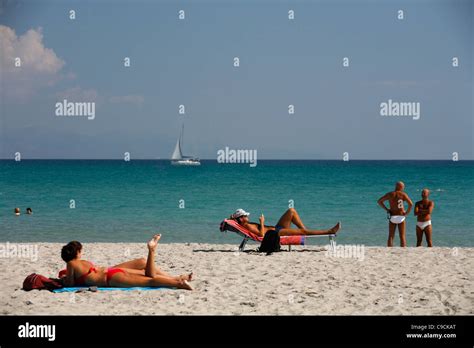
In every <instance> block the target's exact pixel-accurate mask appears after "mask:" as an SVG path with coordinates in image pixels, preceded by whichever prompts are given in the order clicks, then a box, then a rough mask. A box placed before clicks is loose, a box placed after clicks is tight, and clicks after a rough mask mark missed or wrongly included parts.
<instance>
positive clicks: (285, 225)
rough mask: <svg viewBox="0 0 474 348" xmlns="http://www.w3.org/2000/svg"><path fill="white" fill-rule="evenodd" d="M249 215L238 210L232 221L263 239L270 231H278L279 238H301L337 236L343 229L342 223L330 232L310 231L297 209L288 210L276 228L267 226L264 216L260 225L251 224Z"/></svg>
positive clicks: (232, 216)
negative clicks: (300, 236)
mask: <svg viewBox="0 0 474 348" xmlns="http://www.w3.org/2000/svg"><path fill="white" fill-rule="evenodd" d="M249 215H250V213H247V212H246V211H245V210H243V209H237V210H236V211H235V213H234V214H232V215H231V216H230V218H231V219H233V220H235V221H237V222H238V223H239V224H240V225H242V226H243V227H245V228H246V229H248V230H250V232H252V233H253V234H256V235H258V236H260V237H263V236H264V235H265V233H267V232H268V231H270V230H275V231H277V233H278V235H279V236H299V235H324V234H335V233H337V231H339V229H340V228H341V223H340V222H338V223H337V224H336V225H335V226H334V227H333V228H330V229H328V230H309V229H307V228H306V227H305V225H304V224H303V221H301V219H300V216H299V215H298V213H297V212H296V209H294V208H290V209H288V210H287V211H286V212H285V213H284V214H283V215H282V216H281V218H280V220H278V222H277V224H276V225H275V226H266V225H265V217H264V216H263V214H262V215H261V216H260V224H257V223H255V222H250V221H249V218H248V216H249ZM292 223H293V224H295V225H296V226H297V227H298V228H291V224H292Z"/></svg>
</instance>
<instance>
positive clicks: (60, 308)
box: [0, 243, 474, 315]
mask: <svg viewBox="0 0 474 348" xmlns="http://www.w3.org/2000/svg"><path fill="white" fill-rule="evenodd" d="M37 245H38V246H39V258H38V260H37V261H36V262H34V261H32V260H30V259H26V258H18V257H15V258H13V257H11V258H0V269H1V270H2V277H1V284H2V285H1V289H0V314H19V315H24V314H99V315H140V314H144V315H151V314H285V315H287V314H289V315H293V314H307V315H318V314H382V315H385V314H386V315H399V314H433V315H446V314H474V296H473V295H474V291H473V290H474V289H473V282H472V271H473V270H474V267H473V266H474V265H473V260H474V248H458V249H456V250H454V249H453V248H438V247H435V248H432V249H428V248H405V249H401V248H398V247H397V248H392V249H388V248H383V247H366V248H365V254H364V256H365V257H364V260H357V259H355V258H340V257H328V256H327V255H326V252H325V251H323V250H322V248H321V247H304V248H303V247H296V248H294V251H292V252H286V251H285V252H281V253H275V254H273V255H271V256H265V255H264V254H259V253H247V252H246V253H238V252H236V246H235V245H211V244H160V245H159V246H158V256H157V260H156V262H157V264H158V266H160V267H162V268H163V269H164V270H165V271H168V272H170V273H172V274H181V273H185V272H187V271H190V270H193V271H194V273H195V278H196V279H195V280H194V281H193V282H192V285H193V286H194V288H195V291H192V292H191V291H185V290H164V291H160V290H158V291H130V292H127V291H113V292H97V293H92V292H88V293H79V294H71V293H62V294H54V293H51V292H49V291H37V290H35V291H30V292H26V291H23V290H21V287H22V283H23V279H24V278H25V277H26V276H27V275H28V274H30V273H33V272H36V273H39V274H42V275H46V276H55V275H56V274H57V272H58V270H60V269H62V268H64V265H65V264H64V263H63V262H62V260H61V259H60V255H59V254H60V248H61V244H57V243H39V244H37ZM255 247H256V245H255V244H252V245H249V246H248V248H249V249H250V250H252V249H254V248H255ZM301 250H306V251H303V252H302V251H301ZM127 251H129V253H127ZM143 256H146V246H145V243H142V244H136V243H87V244H84V252H83V258H84V259H87V260H90V261H93V262H94V263H96V264H98V265H101V266H111V265H113V264H117V263H119V262H123V261H126V260H128V259H132V258H138V257H143Z"/></svg>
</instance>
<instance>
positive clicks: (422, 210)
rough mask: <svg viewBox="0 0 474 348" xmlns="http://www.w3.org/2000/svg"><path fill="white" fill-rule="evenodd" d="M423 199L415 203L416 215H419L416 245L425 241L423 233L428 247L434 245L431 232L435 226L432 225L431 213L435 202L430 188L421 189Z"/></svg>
mask: <svg viewBox="0 0 474 348" xmlns="http://www.w3.org/2000/svg"><path fill="white" fill-rule="evenodd" d="M421 197H422V200H421V201H418V202H416V203H415V211H414V213H415V216H416V217H417V222H416V246H417V247H419V246H421V244H422V242H423V233H424V234H425V236H426V243H427V244H428V247H432V246H433V241H432V239H431V233H432V231H433V227H432V225H431V213H432V212H433V208H434V202H433V201H430V199H429V197H430V190H428V189H426V188H425V189H423V191H421Z"/></svg>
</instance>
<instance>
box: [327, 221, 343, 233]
mask: <svg viewBox="0 0 474 348" xmlns="http://www.w3.org/2000/svg"><path fill="white" fill-rule="evenodd" d="M340 229H341V222H340V221H339V222H338V223H337V224H336V225H335V226H334V227H333V228H330V229H329V230H328V233H329V234H335V233H337V231H339V230H340Z"/></svg>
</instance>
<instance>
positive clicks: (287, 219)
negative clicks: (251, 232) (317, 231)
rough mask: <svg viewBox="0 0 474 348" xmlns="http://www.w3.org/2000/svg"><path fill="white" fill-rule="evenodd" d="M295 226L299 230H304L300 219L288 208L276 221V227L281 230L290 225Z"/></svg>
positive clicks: (293, 210) (293, 209) (296, 213)
mask: <svg viewBox="0 0 474 348" xmlns="http://www.w3.org/2000/svg"><path fill="white" fill-rule="evenodd" d="M292 223H293V224H295V225H296V226H297V227H298V228H299V229H306V227H305V226H304V224H303V221H301V218H300V216H299V214H298V212H297V211H296V209H295V208H289V209H288V210H287V211H285V213H284V214H283V215H282V216H281V218H280V220H278V222H277V225H278V226H282V227H283V228H290V227H291V224H292Z"/></svg>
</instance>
